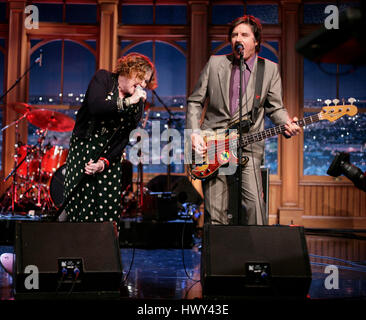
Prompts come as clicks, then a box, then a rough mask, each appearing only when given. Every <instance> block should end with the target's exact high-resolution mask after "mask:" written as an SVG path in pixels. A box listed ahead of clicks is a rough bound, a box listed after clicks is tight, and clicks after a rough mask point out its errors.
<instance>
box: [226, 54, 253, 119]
mask: <svg viewBox="0 0 366 320" xmlns="http://www.w3.org/2000/svg"><path fill="white" fill-rule="evenodd" d="M256 57H257V55H256V54H255V55H254V56H253V57H251V58H250V59H248V60H247V61H245V62H244V63H245V65H246V68H245V70H244V74H243V88H242V93H243V96H244V93H245V90H246V88H247V84H248V81H249V78H250V75H251V73H252V70H253V66H254V61H255V58H256ZM244 80H245V81H244ZM239 85H240V69H239V61H237V60H234V62H233V64H232V69H231V77H230V91H229V98H230V100H229V101H230V113H231V115H232V116H233V115H234V114H235V113H236V111H237V110H238V109H239Z"/></svg>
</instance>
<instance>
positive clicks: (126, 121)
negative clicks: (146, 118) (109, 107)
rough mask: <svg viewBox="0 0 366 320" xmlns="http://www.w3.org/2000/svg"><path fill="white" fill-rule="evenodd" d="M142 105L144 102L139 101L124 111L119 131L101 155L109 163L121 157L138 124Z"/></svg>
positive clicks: (142, 109) (142, 108)
mask: <svg viewBox="0 0 366 320" xmlns="http://www.w3.org/2000/svg"><path fill="white" fill-rule="evenodd" d="M144 105H145V104H144V102H143V101H142V100H140V101H139V102H138V103H137V104H135V105H132V106H130V107H129V108H128V109H127V110H126V111H125V113H124V116H123V120H122V121H121V129H120V130H119V132H118V133H116V136H115V138H114V139H113V140H112V141H111V146H110V148H109V149H108V151H106V152H105V154H104V155H103V157H105V158H106V159H107V160H108V161H109V162H111V161H114V160H116V159H118V158H120V157H121V155H122V152H123V149H124V148H125V147H126V146H127V144H128V142H129V137H130V133H131V131H132V130H133V129H136V127H137V125H138V123H139V122H140V119H141V117H142V113H143V111H144Z"/></svg>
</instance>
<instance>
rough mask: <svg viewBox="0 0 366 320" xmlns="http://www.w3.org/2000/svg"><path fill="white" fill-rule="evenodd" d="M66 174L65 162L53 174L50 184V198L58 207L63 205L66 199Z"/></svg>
mask: <svg viewBox="0 0 366 320" xmlns="http://www.w3.org/2000/svg"><path fill="white" fill-rule="evenodd" d="M65 174H66V164H63V165H62V166H61V167H59V168H58V169H57V170H56V171H55V173H54V174H53V175H52V178H51V181H50V185H49V193H50V198H51V200H52V202H53V204H54V206H55V207H56V208H57V209H58V208H59V207H61V205H62V203H63V202H64V200H65V197H64V190H65V186H64V183H65Z"/></svg>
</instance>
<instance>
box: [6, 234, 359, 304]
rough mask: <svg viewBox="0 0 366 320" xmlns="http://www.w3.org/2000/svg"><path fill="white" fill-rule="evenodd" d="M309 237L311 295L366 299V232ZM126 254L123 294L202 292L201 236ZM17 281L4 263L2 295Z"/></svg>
mask: <svg viewBox="0 0 366 320" xmlns="http://www.w3.org/2000/svg"><path fill="white" fill-rule="evenodd" d="M306 241H307V246H308V252H309V257H310V263H311V269H312V282H311V286H310V290H309V294H308V298H309V299H310V300H311V299H338V298H341V299H365V300H366V237H365V234H355V233H353V232H350V231H347V232H339V231H337V232H331V231H330V230H323V231H322V230H320V231H316V232H314V230H310V231H308V232H307V233H306ZM284 250H285V248H284ZM4 252H13V246H4V245H3V246H0V253H4ZM121 257H122V265H123V274H124V277H125V279H126V278H127V279H126V281H125V284H126V290H125V291H122V292H121V299H122V300H124V299H126V298H127V299H168V300H169V299H172V300H177V299H178V300H180V299H195V298H202V290H201V285H200V282H199V279H200V262H201V260H200V259H201V242H200V239H199V238H195V244H194V246H193V247H192V248H189V249H177V248H174V249H169V248H164V249H160V248H155V249H142V248H136V249H133V248H122V249H121ZM131 262H133V263H132V265H131ZM329 266H331V267H329ZM327 268H328V269H327ZM329 268H331V269H329ZM334 268H336V269H337V271H338V276H339V277H338V279H339V281H338V286H337V285H336V283H334V282H333V287H334V286H335V287H338V288H332V289H329V282H332V281H333V280H332V281H329V278H328V281H327V277H328V276H329V275H330V274H333V275H334V270H335V269H334ZM327 270H328V271H327ZM329 270H331V271H329ZM12 285H13V279H12V277H11V276H10V275H9V274H7V273H6V272H5V271H4V269H2V268H1V267H0V299H1V300H12V299H14V296H13V290H12ZM327 287H328V289H327Z"/></svg>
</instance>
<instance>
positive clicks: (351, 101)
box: [348, 97, 356, 104]
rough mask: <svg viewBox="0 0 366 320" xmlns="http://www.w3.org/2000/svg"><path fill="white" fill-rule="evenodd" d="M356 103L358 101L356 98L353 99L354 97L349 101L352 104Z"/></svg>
mask: <svg viewBox="0 0 366 320" xmlns="http://www.w3.org/2000/svg"><path fill="white" fill-rule="evenodd" d="M355 101H356V99H355V98H352V97H351V98H349V99H348V102H349V103H350V104H353V103H354V102H355Z"/></svg>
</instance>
